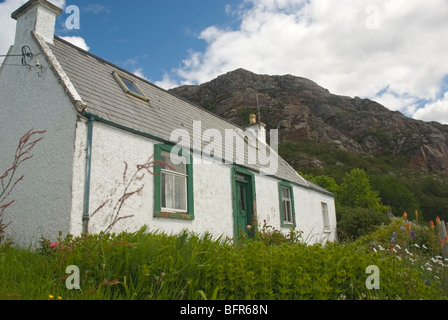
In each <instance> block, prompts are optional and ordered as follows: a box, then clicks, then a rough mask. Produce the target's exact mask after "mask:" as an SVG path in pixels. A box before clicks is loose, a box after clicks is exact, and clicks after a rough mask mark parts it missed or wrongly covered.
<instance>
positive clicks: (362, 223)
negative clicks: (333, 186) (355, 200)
mask: <svg viewBox="0 0 448 320" xmlns="http://www.w3.org/2000/svg"><path fill="white" fill-rule="evenodd" d="M336 218H337V222H338V233H339V239H340V240H341V241H347V240H356V239H358V238H359V237H361V236H364V235H367V234H368V233H370V232H372V231H374V230H375V229H376V228H378V227H379V226H381V225H383V224H388V223H390V219H389V217H388V215H387V214H386V213H383V212H377V211H376V210H374V209H368V208H347V207H344V208H340V209H339V210H338V211H337V213H336Z"/></svg>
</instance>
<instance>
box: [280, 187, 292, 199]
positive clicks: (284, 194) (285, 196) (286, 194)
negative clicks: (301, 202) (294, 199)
mask: <svg viewBox="0 0 448 320" xmlns="http://www.w3.org/2000/svg"><path fill="white" fill-rule="evenodd" d="M282 197H283V199H291V191H290V190H289V188H287V187H282Z"/></svg>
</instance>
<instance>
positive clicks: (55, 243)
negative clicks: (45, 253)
mask: <svg viewBox="0 0 448 320" xmlns="http://www.w3.org/2000/svg"><path fill="white" fill-rule="evenodd" d="M57 247H58V243H57V242H52V243H51V244H50V248H57Z"/></svg>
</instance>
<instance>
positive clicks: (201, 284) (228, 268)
mask: <svg viewBox="0 0 448 320" xmlns="http://www.w3.org/2000/svg"><path fill="white" fill-rule="evenodd" d="M271 243H272V242H270V241H264V240H259V239H256V240H247V241H245V242H243V243H241V244H238V245H235V244H234V243H233V242H231V241H230V240H228V239H223V238H213V237H212V236H211V235H210V234H205V235H196V234H192V233H189V232H183V233H182V234H179V235H167V234H165V233H161V232H149V231H148V230H146V229H142V230H140V231H138V232H135V233H130V234H128V233H121V234H105V233H103V234H99V235H89V236H86V237H73V236H68V237H65V238H63V239H62V238H60V239H59V240H58V241H57V243H51V242H49V241H47V240H44V239H43V241H42V243H41V246H40V248H39V249H38V250H37V251H32V250H21V249H16V248H13V247H6V246H5V247H3V248H0V268H1V270H2V272H1V273H0V299H25V300H36V299H49V298H53V299H57V298H58V297H60V298H61V299H64V300H88V299H95V300H202V299H226V300H338V299H350V300H351V299H353V300H358V299H446V298H447V296H446V295H445V294H444V292H443V290H442V289H441V288H440V287H439V286H438V284H437V283H425V280H424V278H423V277H422V273H421V272H420V271H419V270H417V269H416V268H413V267H412V266H409V265H408V264H407V263H405V262H404V261H400V260H398V259H394V258H393V257H388V256H385V255H383V254H381V253H379V252H374V251H372V250H370V249H369V248H368V247H367V246H365V245H363V244H359V243H352V244H345V245H341V244H333V243H329V244H327V245H325V246H324V245H312V246H309V245H305V244H303V243H300V242H281V243H276V244H271ZM70 265H75V266H77V267H79V270H80V290H68V289H67V287H66V280H67V278H68V277H69V274H67V273H66V268H67V266H70ZM370 265H376V266H378V268H379V270H380V271H381V274H380V280H381V287H380V289H379V290H369V289H367V287H366V279H367V277H368V276H369V274H366V268H367V267H368V266H370Z"/></svg>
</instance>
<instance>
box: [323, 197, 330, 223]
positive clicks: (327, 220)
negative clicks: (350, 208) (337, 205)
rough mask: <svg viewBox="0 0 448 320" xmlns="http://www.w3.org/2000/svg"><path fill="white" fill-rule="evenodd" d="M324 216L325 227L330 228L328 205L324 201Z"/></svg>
mask: <svg viewBox="0 0 448 320" xmlns="http://www.w3.org/2000/svg"><path fill="white" fill-rule="evenodd" d="M322 217H323V220H324V228H325V229H329V228H330V219H329V217H328V205H327V204H326V203H324V202H322Z"/></svg>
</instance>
